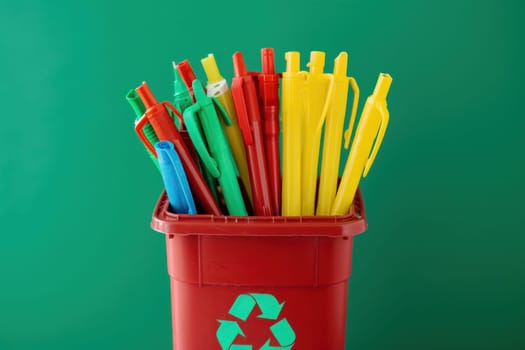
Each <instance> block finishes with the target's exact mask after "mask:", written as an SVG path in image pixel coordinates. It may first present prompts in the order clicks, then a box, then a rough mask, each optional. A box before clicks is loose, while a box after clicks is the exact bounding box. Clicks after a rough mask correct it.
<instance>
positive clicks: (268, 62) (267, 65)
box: [261, 48, 275, 74]
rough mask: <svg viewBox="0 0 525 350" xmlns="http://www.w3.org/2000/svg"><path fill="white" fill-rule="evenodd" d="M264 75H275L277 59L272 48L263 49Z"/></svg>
mask: <svg viewBox="0 0 525 350" xmlns="http://www.w3.org/2000/svg"><path fill="white" fill-rule="evenodd" d="M261 61H262V73H263V74H275V59H274V54H273V49H272V48H263V49H261Z"/></svg>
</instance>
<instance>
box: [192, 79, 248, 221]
mask: <svg viewBox="0 0 525 350" xmlns="http://www.w3.org/2000/svg"><path fill="white" fill-rule="evenodd" d="M192 87H193V93H194V96H195V101H196V102H195V104H193V105H192V106H191V107H188V108H187V109H186V110H185V111H184V123H185V125H186V128H187V130H188V133H189V135H190V138H191V140H192V141H193V144H194V145H195V149H196V150H197V153H198V154H199V156H200V157H201V159H202V160H203V162H204V165H205V166H206V168H207V169H208V170H209V171H210V173H211V174H212V175H213V176H214V177H216V178H217V179H218V181H219V185H220V186H221V189H222V193H223V196H224V201H225V203H226V207H227V209H228V212H229V214H230V215H234V216H246V215H248V213H247V211H246V206H245V205H244V199H243V197H242V193H241V189H240V187H239V182H238V179H237V168H236V166H235V163H234V162H233V156H232V154H231V149H230V145H229V144H228V141H227V139H226V135H225V133H224V130H223V129H222V126H221V123H220V121H219V114H220V115H221V116H222V118H223V120H224V123H225V124H226V125H231V119H230V116H229V115H228V113H227V112H226V110H225V109H224V107H223V106H222V105H221V104H220V103H219V102H218V101H217V100H216V99H215V98H213V97H208V96H206V92H205V91H204V87H203V85H202V83H201V82H200V81H199V80H194V81H193V84H192ZM216 107H217V108H218V110H219V112H220V113H217V110H216V109H215V108H216ZM201 127H202V130H203V132H204V135H203V133H201V132H200V129H201ZM206 144H207V145H208V147H206ZM208 148H209V150H208ZM210 153H211V154H210Z"/></svg>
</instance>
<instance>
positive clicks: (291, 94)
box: [281, 52, 306, 216]
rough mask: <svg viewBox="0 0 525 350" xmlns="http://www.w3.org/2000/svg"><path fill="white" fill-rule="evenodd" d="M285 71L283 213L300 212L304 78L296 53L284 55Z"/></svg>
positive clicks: (283, 90) (283, 104) (283, 96)
mask: <svg viewBox="0 0 525 350" xmlns="http://www.w3.org/2000/svg"><path fill="white" fill-rule="evenodd" d="M285 59H286V71H285V72H284V73H283V78H282V93H281V96H282V132H283V160H282V162H283V164H282V177H283V181H282V215H283V216H297V215H301V149H302V135H301V134H302V119H303V113H304V111H303V101H302V96H301V93H302V89H303V85H304V81H305V78H306V74H305V72H300V71H299V69H300V54H299V52H287V53H286V54H285Z"/></svg>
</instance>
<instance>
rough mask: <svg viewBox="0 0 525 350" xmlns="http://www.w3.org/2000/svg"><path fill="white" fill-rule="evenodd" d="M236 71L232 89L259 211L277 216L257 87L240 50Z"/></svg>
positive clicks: (254, 199)
mask: <svg viewBox="0 0 525 350" xmlns="http://www.w3.org/2000/svg"><path fill="white" fill-rule="evenodd" d="M233 70H234V72H235V76H234V78H233V82H232V87H231V92H232V96H233V103H234V105H235V110H236V112H237V119H238V120H239V127H240V129H241V133H242V136H243V139H244V145H245V147H246V158H247V162H248V170H249V172H250V182H251V186H252V194H253V202H254V203H253V204H254V209H255V214H256V215H260V216H269V215H273V214H274V211H273V209H272V197H271V193H270V186H269V180H268V171H267V166H266V157H265V155H264V153H265V152H264V141H263V135H262V126H261V116H260V114H259V104H258V101H257V90H256V86H255V82H254V80H253V77H252V76H251V75H249V74H248V72H247V71H246V64H245V63H244V58H243V57H242V53H240V52H236V53H235V54H234V55H233Z"/></svg>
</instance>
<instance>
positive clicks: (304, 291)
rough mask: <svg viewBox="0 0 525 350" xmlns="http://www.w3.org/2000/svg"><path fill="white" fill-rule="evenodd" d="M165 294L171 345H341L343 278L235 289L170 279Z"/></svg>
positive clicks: (320, 348)
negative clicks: (169, 304) (329, 282)
mask: <svg viewBox="0 0 525 350" xmlns="http://www.w3.org/2000/svg"><path fill="white" fill-rule="evenodd" d="M171 293H172V308H173V310H172V312H173V344H174V347H173V348H174V349H175V350H201V349H203V350H204V349H205V350H226V349H233V348H236V349H237V348H238V349H252V350H267V349H297V350H343V349H344V339H345V324H346V304H347V302H346V300H347V281H344V282H340V283H336V284H332V285H328V286H322V287H295V288H287V287H281V288H257V287H251V288H245V287H239V288H235V287H223V286H198V285H194V284H188V283H183V282H179V281H176V280H173V279H172V280H171ZM242 345H245V347H240V346H242ZM250 346H251V347H250Z"/></svg>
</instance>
